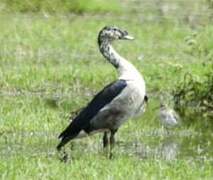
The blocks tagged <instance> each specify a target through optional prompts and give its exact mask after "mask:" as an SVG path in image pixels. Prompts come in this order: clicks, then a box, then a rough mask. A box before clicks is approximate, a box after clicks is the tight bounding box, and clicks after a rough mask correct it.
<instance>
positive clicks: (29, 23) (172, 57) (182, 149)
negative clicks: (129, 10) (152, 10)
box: [0, 13, 213, 179]
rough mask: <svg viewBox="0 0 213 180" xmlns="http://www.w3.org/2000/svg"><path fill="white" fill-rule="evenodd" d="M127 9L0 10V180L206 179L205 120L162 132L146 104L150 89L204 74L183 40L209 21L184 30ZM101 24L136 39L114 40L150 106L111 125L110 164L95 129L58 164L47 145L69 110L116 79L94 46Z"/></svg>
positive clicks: (208, 146) (153, 93) (167, 88)
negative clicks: (120, 11) (140, 80)
mask: <svg viewBox="0 0 213 180" xmlns="http://www.w3.org/2000/svg"><path fill="white" fill-rule="evenodd" d="M133 15H134V16H133ZM133 15H132V14H131V16H133V17H134V18H133V19H132V18H131V19H130V18H128V17H127V16H126V15H121V16H119V17H117V18H115V16H114V15H113V14H107V15H91V14H87V15H84V16H79V15H78V16H77V15H64V14H63V15H62V14H55V15H49V14H48V15H45V16H44V15H43V14H42V13H41V14H31V13H29V14H21V13H16V14H1V15H0V22H1V23H0V28H1V34H0V41H1V43H0V98H1V101H0V177H1V179H24V178H29V179H38V178H41V179H70V178H71V179H72V178H73V179H77V178H78V179H130V178H132V179H211V178H212V177H213V174H212V172H213V166H212V162H213V161H212V157H213V152H212V147H213V144H212V141H211V139H212V133H211V129H208V124H206V125H205V126H200V124H202V119H200V120H199V123H197V124H193V125H190V126H188V125H187V124H182V126H181V127H180V128H178V129H176V130H174V131H173V130H172V131H171V132H170V134H166V133H165V131H164V130H163V129H162V128H161V126H160V125H159V123H158V120H157V110H156V106H158V105H159V95H160V94H161V93H165V92H171V90H173V88H174V87H175V85H176V84H177V83H178V82H180V80H181V79H183V78H184V75H185V73H186V72H195V73H197V74H198V75H200V76H202V75H204V74H205V73H206V68H202V66H201V64H203V62H204V61H206V58H205V57H202V56H200V55H197V54H196V53H189V51H190V52H191V49H189V44H188V42H187V41H186V37H189V36H190V37H191V36H193V34H194V33H195V32H196V33H198V34H199V33H200V32H201V33H204V32H205V31H206V32H208V33H210V34H211V33H213V32H212V31H210V30H209V29H212V28H211V27H212V25H211V24H208V23H207V24H208V25H206V26H203V25H202V24H201V25H200V24H199V21H198V24H197V26H196V27H197V28H192V27H191V25H190V24H188V23H185V21H179V20H177V19H176V18H175V17H174V16H170V17H173V19H174V21H173V20H172V19H171V18H169V19H163V20H162V19H161V20H162V21H159V20H158V19H151V21H149V22H148V21H143V23H142V22H141V21H140V20H141V16H137V14H133ZM177 21H178V22H179V23H177ZM106 24H116V25H117V26H120V27H123V28H124V29H127V30H128V31H129V33H130V34H132V35H133V36H134V37H135V38H136V39H135V41H132V42H118V43H115V45H114V46H115V47H116V49H117V50H118V51H119V52H120V53H121V54H122V55H123V56H124V57H126V58H127V59H129V60H130V61H131V62H132V63H133V64H134V65H135V66H136V67H137V68H138V69H139V71H140V72H141V73H142V74H143V75H144V78H145V80H146V82H147V91H148V95H149V97H150V103H149V106H148V108H147V111H146V113H145V114H144V116H143V117H140V118H138V119H135V120H131V121H129V122H128V123H126V124H125V125H124V126H122V127H121V129H120V130H119V132H118V133H117V136H116V139H117V144H116V146H115V149H114V157H113V158H112V159H111V160H109V159H108V158H107V157H106V154H105V152H104V151H103V150H102V142H101V139H102V135H100V134H97V135H94V136H92V137H89V138H85V139H80V140H76V141H74V142H73V143H72V145H71V144H69V145H68V146H67V151H68V154H69V160H68V162H67V163H62V162H60V160H59V158H58V155H57V153H56V150H55V146H56V145H57V143H58V140H57V136H58V134H59V133H60V132H61V130H62V129H63V128H64V127H65V126H66V125H67V124H68V117H69V114H70V112H71V111H74V110H76V109H78V108H80V107H82V106H83V105H85V104H86V103H87V102H88V101H89V100H90V99H91V98H92V97H93V95H94V94H95V93H96V92H98V91H99V90H100V89H101V88H102V87H103V86H104V85H106V84H107V83H109V82H111V81H112V80H114V79H115V78H116V71H115V70H114V69H113V68H112V67H111V65H109V64H108V63H107V62H106V61H105V60H104V59H103V57H102V56H101V55H100V53H99V51H98V49H97V43H96V36H97V33H98V32H99V30H100V29H101V28H102V27H103V26H105V25H106ZM193 26H194V25H193ZM203 43H205V42H203ZM209 44H211V43H209ZM208 46H209V45H208ZM165 100H166V101H168V102H170V100H171V99H170V98H169V96H167V97H166V98H165ZM197 122H198V121H197ZM199 127H202V128H200V129H199Z"/></svg>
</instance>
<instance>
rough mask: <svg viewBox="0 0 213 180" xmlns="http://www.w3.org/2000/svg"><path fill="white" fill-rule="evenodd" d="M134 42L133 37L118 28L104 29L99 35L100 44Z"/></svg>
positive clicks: (107, 27) (109, 27) (108, 27)
mask: <svg viewBox="0 0 213 180" xmlns="http://www.w3.org/2000/svg"><path fill="white" fill-rule="evenodd" d="M119 39H120V40H122V39H123V40H133V39H134V38H133V37H132V36H129V34H128V32H127V31H125V30H121V29H119V28H118V27H116V26H106V27H104V28H103V29H102V30H101V31H100V33H99V35H98V43H99V44H100V43H101V42H103V41H107V42H112V41H114V40H119Z"/></svg>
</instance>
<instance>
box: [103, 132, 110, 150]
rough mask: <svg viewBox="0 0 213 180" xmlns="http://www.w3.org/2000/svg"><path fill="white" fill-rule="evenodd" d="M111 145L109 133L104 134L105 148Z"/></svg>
mask: <svg viewBox="0 0 213 180" xmlns="http://www.w3.org/2000/svg"><path fill="white" fill-rule="evenodd" d="M108 145H109V138H108V133H107V132H104V136H103V147H104V148H105V147H107V146H108Z"/></svg>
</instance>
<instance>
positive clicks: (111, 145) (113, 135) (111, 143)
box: [109, 129, 117, 159]
mask: <svg viewBox="0 0 213 180" xmlns="http://www.w3.org/2000/svg"><path fill="white" fill-rule="evenodd" d="M116 132H117V129H116V130H111V134H110V139H109V141H110V152H109V153H110V154H109V158H110V159H111V158H112V149H113V147H114V145H115V133H116Z"/></svg>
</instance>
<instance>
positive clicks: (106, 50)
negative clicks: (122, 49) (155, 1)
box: [99, 41, 142, 80]
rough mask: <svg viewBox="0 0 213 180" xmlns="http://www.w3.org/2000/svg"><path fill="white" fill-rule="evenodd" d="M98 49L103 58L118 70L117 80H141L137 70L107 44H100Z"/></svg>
mask: <svg viewBox="0 0 213 180" xmlns="http://www.w3.org/2000/svg"><path fill="white" fill-rule="evenodd" d="M99 48H100V51H101V53H102V54H103V56H104V57H105V58H106V59H107V60H108V61H109V62H110V63H111V64H112V65H113V66H114V67H115V68H116V69H117V70H118V73H119V79H124V80H136V79H138V78H139V79H142V76H141V74H140V73H139V72H138V70H137V69H136V68H135V67H134V66H133V65H132V64H131V63H129V62H128V61H127V60H126V59H125V58H123V57H122V56H120V55H119V54H118V53H117V52H116V51H115V49H114V48H113V47H112V45H111V44H110V43H109V42H107V41H106V42H102V43H101V44H100V47H99Z"/></svg>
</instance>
